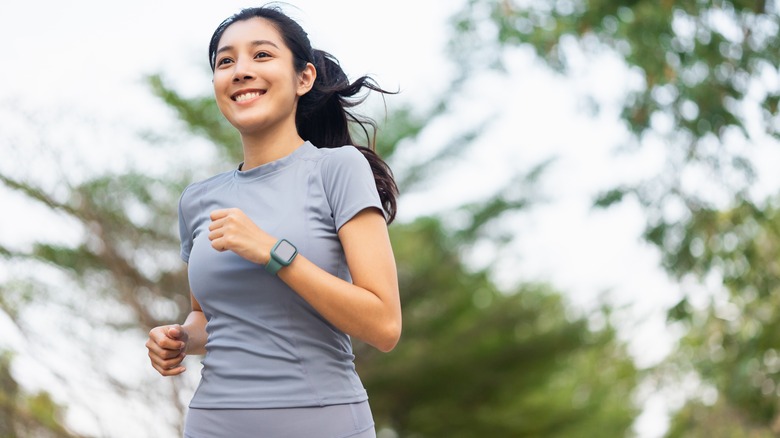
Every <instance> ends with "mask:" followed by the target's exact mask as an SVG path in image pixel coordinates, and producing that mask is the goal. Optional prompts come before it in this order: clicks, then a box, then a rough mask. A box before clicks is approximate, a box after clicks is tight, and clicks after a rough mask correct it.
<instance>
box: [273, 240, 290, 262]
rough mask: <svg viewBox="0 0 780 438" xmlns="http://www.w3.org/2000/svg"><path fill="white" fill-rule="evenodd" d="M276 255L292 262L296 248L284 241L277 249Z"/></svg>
mask: <svg viewBox="0 0 780 438" xmlns="http://www.w3.org/2000/svg"><path fill="white" fill-rule="evenodd" d="M276 255H278V256H279V258H281V259H282V260H284V261H290V259H292V257H293V256H294V255H295V247H294V246H293V245H292V244H291V243H290V242H288V241H286V240H282V241H281V242H279V246H277V247H276Z"/></svg>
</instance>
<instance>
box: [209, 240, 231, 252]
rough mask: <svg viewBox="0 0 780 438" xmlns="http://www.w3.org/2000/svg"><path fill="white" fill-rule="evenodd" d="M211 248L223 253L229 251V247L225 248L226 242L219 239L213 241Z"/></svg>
mask: <svg viewBox="0 0 780 438" xmlns="http://www.w3.org/2000/svg"><path fill="white" fill-rule="evenodd" d="M211 247H212V248H214V249H216V250H217V251H219V252H223V251H225V250H226V249H227V247H226V246H225V240H224V239H222V238H219V239H217V240H212V241H211Z"/></svg>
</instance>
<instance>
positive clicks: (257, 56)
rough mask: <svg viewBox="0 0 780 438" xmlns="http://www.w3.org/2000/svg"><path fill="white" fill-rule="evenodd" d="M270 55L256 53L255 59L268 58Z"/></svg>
mask: <svg viewBox="0 0 780 438" xmlns="http://www.w3.org/2000/svg"><path fill="white" fill-rule="evenodd" d="M270 57H271V54H270V53H268V52H258V53H257V55H255V59H258V58H270Z"/></svg>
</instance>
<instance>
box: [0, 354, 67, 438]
mask: <svg viewBox="0 0 780 438" xmlns="http://www.w3.org/2000/svg"><path fill="white" fill-rule="evenodd" d="M10 364H11V355H10V354H9V353H8V352H0V436H2V437H4V438H5V437H7V438H14V437H31V436H36V437H47V438H48V437H51V438H71V437H74V436H75V435H72V434H71V433H70V432H69V431H68V430H67V429H65V427H63V425H62V418H61V417H62V407H61V406H59V405H57V404H56V403H55V402H54V401H53V400H52V399H51V397H50V396H49V395H48V394H46V393H45V392H39V393H37V394H33V395H28V394H26V393H24V392H23V391H22V389H21V388H20V387H19V385H18V384H17V383H16V381H15V380H14V379H13V376H11V369H10Z"/></svg>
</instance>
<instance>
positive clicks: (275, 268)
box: [265, 239, 298, 275]
mask: <svg viewBox="0 0 780 438" xmlns="http://www.w3.org/2000/svg"><path fill="white" fill-rule="evenodd" d="M297 255H298V248H296V247H295V245H293V244H292V243H290V241H289V240H287V239H279V241H278V242H276V245H274V247H273V248H271V257H270V258H269V259H268V263H266V264H265V270H266V271H267V272H268V273H269V274H272V275H276V273H277V272H279V270H280V269H282V268H283V267H285V266H288V265H289V264H290V263H292V261H293V259H295V256H297Z"/></svg>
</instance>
